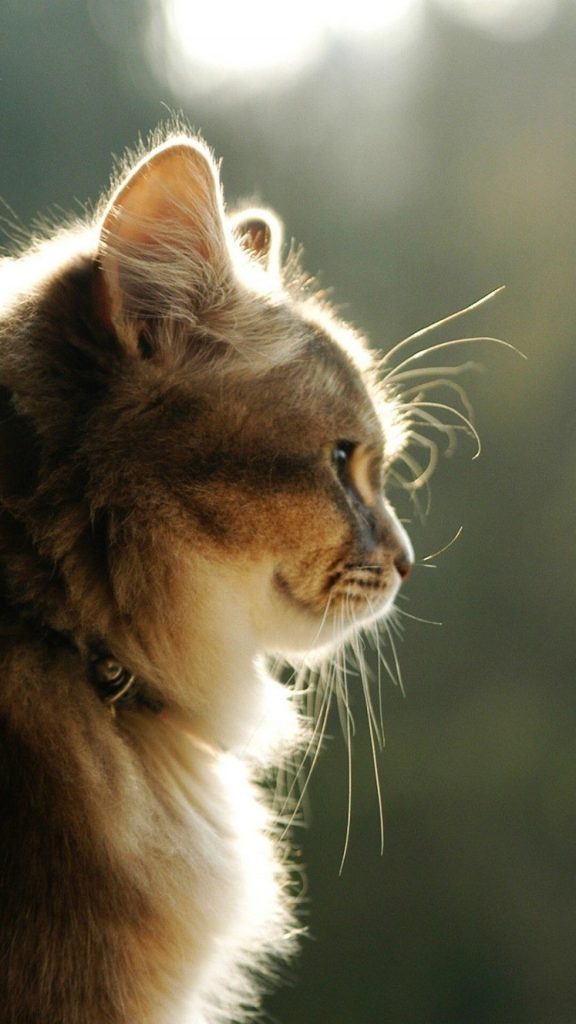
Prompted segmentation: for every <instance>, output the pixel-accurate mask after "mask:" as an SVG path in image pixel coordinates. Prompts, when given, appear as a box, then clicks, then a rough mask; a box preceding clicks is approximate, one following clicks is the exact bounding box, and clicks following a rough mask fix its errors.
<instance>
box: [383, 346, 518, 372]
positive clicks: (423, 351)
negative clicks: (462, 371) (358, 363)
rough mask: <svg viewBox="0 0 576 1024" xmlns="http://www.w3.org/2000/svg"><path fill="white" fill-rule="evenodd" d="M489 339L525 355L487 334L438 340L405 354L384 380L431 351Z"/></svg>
mask: <svg viewBox="0 0 576 1024" xmlns="http://www.w3.org/2000/svg"><path fill="white" fill-rule="evenodd" d="M481 341H491V342H493V343H494V344H495V345H502V346H503V347H504V348H509V349H511V350H512V351H513V352H515V353H516V354H517V355H519V356H522V359H526V358H527V357H526V356H525V355H524V353H523V352H521V351H520V349H518V348H516V346H515V345H512V344H511V343H510V342H509V341H503V340H502V338H492V337H490V336H488V335H480V336H479V337H471V338H453V339H452V340H451V341H439V342H438V343H437V344H436V345H430V346H429V347H428V348H423V349H420V350H419V351H418V352H413V353H412V355H410V356H407V357H406V359H403V360H402V362H400V363H398V366H395V367H393V368H392V369H390V370H389V371H388V373H387V374H386V375H385V377H384V379H385V380H390V379H392V377H393V375H394V374H397V373H398V371H399V370H402V369H404V367H405V366H409V365H410V364H411V363H414V362H416V360H417V359H423V358H424V356H429V355H431V354H432V352H439V351H440V350H441V349H445V348H454V347H455V346H456V345H466V344H469V343H472V342H481Z"/></svg>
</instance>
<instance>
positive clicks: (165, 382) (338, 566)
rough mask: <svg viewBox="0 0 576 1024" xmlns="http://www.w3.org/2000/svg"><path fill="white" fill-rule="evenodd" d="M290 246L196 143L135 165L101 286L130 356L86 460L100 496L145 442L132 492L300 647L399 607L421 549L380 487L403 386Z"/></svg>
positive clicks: (286, 646) (274, 645) (251, 615)
mask: <svg viewBox="0 0 576 1024" xmlns="http://www.w3.org/2000/svg"><path fill="white" fill-rule="evenodd" d="M280 248H281V228H280V225H279V222H278V221H277V220H276V218H275V217H274V216H273V215H271V214H269V213H268V212H265V211H254V210H250V211H246V212H244V213H239V214H236V215H235V216H233V217H227V216H226V214H225V212H224V208H223V205H222V200H221V193H220V187H219V183H218V179H217V174H216V169H215V167H214V165H213V163H212V161H211V158H210V156H209V154H208V152H207V151H206V150H205V149H204V147H202V146H201V145H200V144H198V143H196V142H191V141H190V140H177V141H176V142H174V143H172V144H171V145H167V146H164V147H161V148H160V149H159V150H157V151H155V152H153V153H152V154H151V155H150V156H149V157H148V158H147V159H146V160H145V161H143V162H142V163H141V164H140V165H138V166H137V167H136V169H135V170H134V171H133V172H132V174H131V175H130V176H129V178H128V179H127V181H125V182H124V183H123V185H122V186H121V188H120V189H119V190H118V192H117V193H116V195H115V196H114V197H113V199H112V201H111V203H110V205H109V207H108V209H107V211H106V213H105V215H104V219H103V229H102V235H101V241H100V250H99V263H100V277H99V279H98V281H97V290H96V294H97V304H98V307H99V314H100V317H101V319H102V320H104V321H106V322H108V323H109V324H110V326H111V327H112V328H113V329H114V331H115V333H116V335H117V337H118V338H120V339H121V342H122V344H123V346H124V349H125V353H127V354H128V356H129V357H130V358H128V359H127V360H126V361H125V364H124V369H123V371H122V373H120V375H119V379H118V381H117V388H116V391H114V389H113V390H112V392H111V397H110V399H109V401H108V402H107V403H105V405H104V407H103V408H101V409H100V411H99V412H100V421H99V422H98V420H97V418H96V421H95V422H93V424H92V430H91V436H92V438H93V439H94V441H93V445H94V450H95V451H97V453H98V460H99V462H98V467H97V469H95V470H94V472H93V473H92V474H91V476H92V479H94V476H95V475H99V480H98V492H99V495H100V500H104V499H103V497H102V496H103V495H105V493H106V490H107V489H109V488H110V481H111V480H116V479H117V477H118V472H119V467H120V466H122V463H126V459H127V457H128V458H131V457H132V461H134V460H133V454H134V452H138V465H139V471H140V475H139V477H138V478H135V477H134V473H133V470H131V468H130V466H129V465H128V464H126V470H125V473H124V474H123V476H124V480H125V487H126V490H125V495H124V497H125V500H126V502H127V504H128V506H129V507H131V508H132V509H133V510H134V509H139V510H140V511H141V512H142V513H143V514H148V513H147V512H146V505H147V502H146V499H145V498H144V500H143V492H148V493H154V495H155V496H156V506H157V512H156V519H157V520H158V518H159V519H160V524H158V523H156V525H155V530H156V532H158V528H159V525H160V528H161V523H162V518H163V517H164V518H165V520H166V525H167V526H168V525H169V526H170V529H171V534H170V541H169V543H170V545H172V547H174V546H175V545H176V546H178V547H179V548H180V546H181V549H182V550H185V551H186V552H187V553H188V554H187V558H191V560H192V565H193V567H194V562H195V561H196V566H195V569H194V568H193V569H192V575H194V574H195V575H196V577H197V579H202V580H203V583H202V589H203V593H204V597H205V598H207V595H208V591H210V590H212V591H213V594H216V593H217V592H218V588H219V587H222V588H225V589H226V592H227V593H228V594H230V593H233V594H235V595H236V598H235V599H236V601H237V603H238V605H239V606H240V605H242V606H243V607H244V609H245V615H246V616H247V617H248V619H249V621H250V626H251V628H252V629H253V631H254V634H255V636H256V637H257V639H258V644H259V646H260V647H261V648H262V649H264V650H266V651H278V652H288V651H298V650H308V649H310V648H314V647H321V646H323V645H325V644H327V643H330V642H332V641H338V640H339V639H341V638H342V636H343V635H345V634H346V633H347V632H349V631H350V629H353V628H355V627H356V626H357V625H359V624H362V623H365V622H367V621H370V620H373V619H375V618H377V617H379V616H381V615H383V614H385V612H386V611H387V610H388V609H389V608H390V607H391V605H392V602H393V600H394V597H395V596H396V593H397V591H398V588H399V585H400V583H401V581H402V579H403V578H404V577H405V576H406V575H407V574H408V572H409V569H410V565H411V562H412V551H411V547H410V543H409V540H408V538H407V536H406V534H405V532H404V530H403V528H402V526H401V525H400V523H399V521H398V519H397V518H396V515H395V513H394V511H393V510H392V508H391V507H390V505H389V504H388V503H387V501H386V499H385V498H384V496H383V487H384V482H385V474H386V469H387V466H388V465H389V463H390V461H391V459H392V457H393V455H394V451H393V449H394V447H395V446H396V445H397V443H398V434H399V432H401V424H400V422H399V420H398V417H397V414H396V410H395V407H394V402H393V398H392V396H390V395H386V394H384V393H383V391H382V389H381V388H380V387H379V385H378V383H377V381H376V376H375V373H374V369H373V366H372V362H371V359H370V356H369V354H368V352H367V350H366V349H365V347H364V345H363V343H362V341H361V340H360V339H359V338H358V336H356V335H355V334H354V332H353V331H352V330H351V329H350V328H348V327H346V326H345V325H344V324H342V323H341V322H340V321H339V320H337V319H336V318H335V316H334V315H333V314H332V313H331V311H330V310H329V309H328V308H327V307H325V306H323V304H322V303H321V302H320V301H318V300H317V299H316V298H314V297H311V296H309V295H307V294H306V292H305V291H304V290H303V289H302V288H301V287H300V286H298V285H293V284H291V283H290V281H286V280H283V277H282V271H281V267H280ZM127 389H130V390H131V403H130V404H129V403H128V401H127V398H126V391H127ZM123 418H124V420H127V422H126V423H122V420H123ZM110 422H115V423H116V424H118V425H119V426H120V425H121V427H122V429H119V432H118V438H119V442H118V445H117V447H116V446H114V445H111V444H110V441H109V433H110V430H109V424H110ZM105 435H107V436H108V442H107V440H106V436H105ZM107 447H108V449H109V457H108V462H107V463H106V462H105V463H103V462H102V452H106V448H107ZM132 488H136V490H137V492H138V493H137V494H133V493H131V489H132ZM112 497H113V496H112V494H109V495H108V497H107V499H105V501H108V502H109V501H110V500H112ZM114 500H116V501H118V495H117V494H116V495H114ZM132 516H133V518H134V516H135V517H136V518H137V517H138V513H137V512H136V513H135V512H133V513H132ZM224 579H225V581H226V582H225V584H224V583H223V582H222V581H223V580H224ZM219 581H220V582H219Z"/></svg>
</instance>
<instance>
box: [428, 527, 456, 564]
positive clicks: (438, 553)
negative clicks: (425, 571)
mask: <svg viewBox="0 0 576 1024" xmlns="http://www.w3.org/2000/svg"><path fill="white" fill-rule="evenodd" d="M463 530H464V527H463V526H459V527H458V529H457V531H456V533H455V534H454V536H453V537H452V540H449V541H448V543H447V544H445V545H444V547H443V548H439V549H438V551H435V552H434V553H433V554H432V555H426V557H425V558H421V559H420V560H419V562H420V563H422V562H429V561H430V559H431V558H437V557H438V555H443V554H444V552H445V551H448V549H449V548H451V547H452V545H453V544H455V543H456V541H457V540H458V538H459V537H461V536H462V531H463Z"/></svg>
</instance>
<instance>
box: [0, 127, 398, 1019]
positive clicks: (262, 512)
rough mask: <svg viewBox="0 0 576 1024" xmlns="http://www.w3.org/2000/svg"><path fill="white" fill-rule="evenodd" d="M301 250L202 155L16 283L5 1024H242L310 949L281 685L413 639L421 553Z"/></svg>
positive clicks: (6, 351) (118, 200)
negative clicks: (277, 798) (297, 672)
mask: <svg viewBox="0 0 576 1024" xmlns="http://www.w3.org/2000/svg"><path fill="white" fill-rule="evenodd" d="M281 247H282V228H281V225H280V222H279V221H278V219H277V218H276V217H275V216H274V215H273V214H271V213H270V212H268V211H261V210H246V211H240V212H238V213H236V214H231V215H229V214H228V213H227V211H226V210H225V207H224V203H223V199H222V194H221V189H220V184H219V179H218V172H217V167H216V164H215V163H214V161H213V159H212V156H211V154H210V152H209V151H208V149H207V148H206V146H205V145H204V144H203V143H202V142H201V141H199V140H198V139H194V138H189V137H185V136H178V137H172V138H170V139H168V140H167V141H165V142H164V143H163V144H161V145H160V146H158V147H156V148H155V149H153V150H152V151H151V152H149V153H147V154H145V155H142V156H141V158H140V159H139V160H138V161H136V163H135V164H134V165H133V166H132V167H130V168H126V169H125V173H124V174H123V177H122V179H121V180H120V181H119V183H118V185H117V187H116V188H115V189H114V191H113V192H112V194H111V196H110V197H109V198H108V199H107V200H106V201H105V202H104V203H103V205H102V208H101V210H100V213H99V215H98V217H97V218H96V219H95V222H94V223H92V224H90V225H87V226H85V225H80V226H76V227H74V228H73V229H70V230H69V231H67V232H64V233H61V234H59V235H57V236H56V237H54V238H53V239H50V240H48V241H46V242H43V243H42V244H39V245H37V246H36V247H35V248H34V249H32V250H30V251H29V252H28V253H25V254H24V255H22V256H21V257H20V258H18V259H14V260H7V261H5V262H4V264H3V265H2V268H1V269H0V297H1V302H2V305H1V307H0V405H1V415H0V435H1V436H0V571H1V575H0V582H1V594H0V597H1V602H0V680H1V682H0V729H1V731H2V738H1V741H0V814H1V820H2V822H3V829H2V836H1V837H0V1020H1V1021H2V1024H39V1022H40V1021H46V1022H50V1024H135V1022H136V1021H137V1022H138V1024H184V1022H186V1024H216V1022H224V1021H237V1020H239V1019H241V1018H242V1017H243V1016H244V1015H245V1014H246V1013H249V1012H250V1011H251V1010H253V1009H254V1008H255V1007H256V1005H257V1003H258V990H259V983H258V981H257V978H258V976H259V972H260V973H262V972H263V971H266V970H267V964H269V957H270V955H271V954H273V955H274V956H278V955H286V954H288V953H289V952H290V951H291V949H292V945H293V936H294V933H295V925H294V922H293V920H292V909H291V900H290V895H289V890H290V886H289V878H288V872H287V867H286V859H287V858H286V853H285V852H284V851H283V850H281V849H279V848H278V844H277V841H276V839H275V826H274V822H273V820H272V818H271V815H270V812H269V811H268V810H267V808H266V806H265V801H264V799H263V796H262V793H261V792H260V789H259V786H258V779H259V778H260V777H261V774H262V772H263V771H264V770H265V769H266V768H267V766H268V765H270V764H272V763H279V762H280V761H281V759H282V757H283V756H284V754H285V753H286V752H287V751H289V750H290V749H292V748H293V747H294V745H295V744H297V743H298V742H300V741H301V738H302V727H301V724H300V723H299V718H298V708H297V706H296V705H295V702H294V700H293V699H292V696H291V694H290V692H289V691H288V690H287V689H285V688H283V687H282V686H281V685H280V683H278V682H277V681H275V680H274V679H273V678H272V677H271V676H270V675H269V674H268V672H267V670H266V667H265V662H264V658H265V657H266V656H268V655H281V656H283V657H298V656H303V655H306V656H309V654H310V652H313V651H317V652H320V653H321V652H322V651H325V650H331V649H333V648H334V646H335V645H338V644H341V643H342V641H343V640H344V639H345V638H346V637H347V636H349V635H351V634H352V633H353V632H354V631H355V630H356V629H357V628H358V627H359V626H361V625H362V624H365V623H367V622H369V621H372V620H375V619H378V618H380V617H381V616H383V615H384V614H386V612H387V611H388V610H389V609H390V607H391V605H392V602H393V600H394V597H395V595H396V592H397V590H398V587H399V585H400V582H401V579H402V578H403V577H404V576H405V575H406V573H407V572H408V570H409V567H410V562H411V552H410V546H409V542H408V540H407V538H406V536H405V534H404V531H403V530H402V528H401V526H400V525H399V523H398V521H397V519H396V517H395V515H394V512H393V511H392V509H391V508H390V506H389V505H388V504H387V502H386V501H385V499H384V498H383V496H382V487H383V483H384V478H385V474H386V471H387V467H388V466H389V464H390V462H391V460H392V458H393V456H394V454H395V452H396V449H397V447H398V444H399V441H400V440H401V435H402V430H403V422H402V417H401V416H400V414H399V412H398V409H397V406H396V404H395V402H394V399H393V396H392V395H391V394H389V393H388V392H386V391H385V390H384V389H383V387H382V386H381V385H380V384H378V382H377V379H376V374H375V370H374V367H373V364H372V360H371V358H370V356H369V354H368V351H367V349H366V348H365V346H364V343H363V342H362V340H361V339H360V338H359V337H358V335H357V334H356V333H355V332H354V331H353V330H352V329H351V328H349V327H348V326H346V325H344V324H343V323H342V322H340V321H339V320H338V319H337V318H336V317H335V315H334V314H333V313H332V312H331V311H330V310H329V309H328V308H327V307H326V306H325V305H323V304H322V303H321V302H320V301H319V300H318V299H316V298H315V297H314V296H312V295H310V294H309V293H308V291H307V290H306V288H305V287H304V286H303V283H302V280H301V278H300V277H299V275H298V274H297V273H295V270H294V267H293V266H292V267H288V268H284V269H282V266H281ZM95 651H96V652H99V651H100V652H101V651H106V652H110V653H111V654H112V656H113V658H114V659H116V660H117V662H118V663H120V664H121V666H123V667H125V669H126V670H127V671H129V672H130V673H132V674H133V675H134V676H135V677H136V678H137V680H138V684H139V685H141V686H142V687H143V688H144V690H145V692H146V693H147V694H148V695H149V696H150V697H151V698H153V701H152V704H148V705H147V706H144V705H143V704H141V703H138V702H135V701H126V702H125V703H119V704H118V706H117V707H116V709H115V712H113V711H111V709H110V707H109V706H107V704H106V703H105V702H104V701H103V700H102V699H101V697H100V696H99V694H98V692H97V690H96V688H95V686H94V685H93V681H91V674H90V673H91V665H93V663H94V657H95V654H94V652H95Z"/></svg>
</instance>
